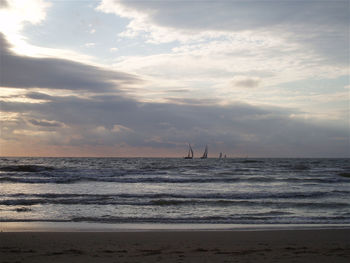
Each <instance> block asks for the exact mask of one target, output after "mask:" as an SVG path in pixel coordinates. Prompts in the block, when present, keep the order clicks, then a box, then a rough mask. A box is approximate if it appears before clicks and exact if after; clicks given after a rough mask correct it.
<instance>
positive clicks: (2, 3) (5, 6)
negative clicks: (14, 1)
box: [0, 0, 9, 9]
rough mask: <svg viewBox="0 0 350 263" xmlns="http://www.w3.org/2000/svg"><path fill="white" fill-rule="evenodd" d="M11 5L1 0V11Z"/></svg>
mask: <svg viewBox="0 0 350 263" xmlns="http://www.w3.org/2000/svg"><path fill="white" fill-rule="evenodd" d="M8 6H9V4H8V3H7V1H6V0H0V9H1V8H7V7H8Z"/></svg>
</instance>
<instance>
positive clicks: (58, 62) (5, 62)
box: [0, 33, 141, 92]
mask: <svg viewBox="0 0 350 263" xmlns="http://www.w3.org/2000/svg"><path fill="white" fill-rule="evenodd" d="M9 48H10V45H9V43H8V42H7V41H6V39H5V38H4V36H3V35H2V34H1V33H0V54H1V83H0V84H1V86H6V87H15V88H48V89H67V90H90V91H95V92H99V91H106V90H113V91H118V90H120V89H121V88H122V87H123V85H127V84H133V83H138V82H140V81H141V80H140V79H139V78H137V77H136V76H134V75H131V74H127V73H123V72H117V71H108V70H104V69H101V68H98V67H94V66H90V65H86V64H82V63H78V62H73V61H70V60H66V59H56V58H33V57H26V56H21V55H17V54H15V53H13V52H11V51H10V49H9Z"/></svg>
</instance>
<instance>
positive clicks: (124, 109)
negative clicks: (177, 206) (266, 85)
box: [1, 93, 349, 157]
mask: <svg viewBox="0 0 350 263" xmlns="http://www.w3.org/2000/svg"><path fill="white" fill-rule="evenodd" d="M33 95H34V94H33V93H29V94H28V96H29V97H32V96H33ZM38 95H39V94H36V96H38ZM39 97H40V96H39ZM1 105H2V111H3V112H5V114H6V112H12V113H14V112H16V113H18V115H17V117H16V120H12V121H4V122H3V123H2V127H8V129H7V130H2V134H3V136H2V138H3V139H12V140H16V141H22V142H23V143H24V142H25V141H28V140H29V141H35V139H40V143H41V144H43V143H44V144H46V145H48V146H50V145H51V146H52V145H56V146H57V147H58V146H60V147H76V149H83V148H84V147H85V146H89V147H102V148H103V147H105V149H107V148H108V149H110V147H114V148H115V149H120V147H121V145H123V147H124V148H125V149H128V148H133V147H134V148H135V147H136V148H138V149H144V148H147V147H149V148H153V149H158V150H159V151H161V150H162V149H167V150H168V151H169V152H173V154H172V155H173V156H174V153H175V152H174V151H177V154H179V155H180V156H181V154H182V152H178V151H179V150H180V151H181V150H182V149H183V148H185V144H186V143H187V142H191V143H192V144H193V145H194V147H195V149H196V150H198V149H201V148H202V147H203V145H205V144H209V146H210V153H211V154H215V153H216V152H219V151H224V152H227V153H229V154H230V155H231V156H232V155H236V156H242V155H246V154H249V155H250V156H253V155H255V156H265V157H266V156H294V157H296V156H298V157H301V156H314V157H327V156H328V157H329V156H333V157H334V156H343V157H345V156H349V148H348V146H349V145H348V141H347V138H348V133H347V127H346V125H345V124H344V125H339V123H337V124H334V123H332V122H325V121H324V122H316V121H315V120H313V119H307V120H302V119H300V118H297V117H295V116H293V114H298V113H300V112H299V111H297V110H293V109H286V108H280V107H267V106H264V107H262V106H260V107H257V106H252V105H249V104H245V103H234V104H231V105H230V106H220V105H216V104H210V105H208V104H206V103H202V104H199V103H198V104H192V103H191V104H186V103H185V104H177V103H176V104H175V103H145V102H138V101H136V100H133V99H130V98H127V97H120V96H108V97H107V96H106V97H103V96H96V97H93V98H89V99H87V98H79V97H72V96H66V97H53V96H52V98H51V99H50V101H48V102H45V103H18V102H6V101H3V102H1ZM49 120H54V121H49ZM28 123H29V124H30V125H28ZM59 124H62V125H59ZM63 124H64V125H63ZM50 125H51V127H48V126H50ZM55 125H57V127H54V126H55ZM48 128H50V133H45V132H47V131H48V130H47V129H48ZM53 132H55V133H53ZM102 148H101V149H102ZM201 150H202V149H201ZM137 153H138V154H139V155H147V152H140V150H139V152H135V153H134V154H135V155H137ZM84 154H87V153H86V152H85V153H84ZM90 154H91V155H93V152H91V153H90ZM153 154H154V155H157V154H156V153H154V152H153ZM175 154H176V153H175Z"/></svg>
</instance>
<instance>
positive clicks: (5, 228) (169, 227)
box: [0, 222, 350, 232]
mask: <svg viewBox="0 0 350 263" xmlns="http://www.w3.org/2000/svg"><path fill="white" fill-rule="evenodd" d="M332 229H349V230H350V224H156V223H120V224H115V223H113V224H112V223H110V224H109V223H90V222H0V231H1V232H148V231H164V232H166V231H281V230H286V231H287V230H332Z"/></svg>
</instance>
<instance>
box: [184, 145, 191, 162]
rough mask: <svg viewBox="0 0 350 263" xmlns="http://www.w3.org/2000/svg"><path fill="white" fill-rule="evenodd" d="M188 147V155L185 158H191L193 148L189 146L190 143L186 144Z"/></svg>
mask: <svg viewBox="0 0 350 263" xmlns="http://www.w3.org/2000/svg"><path fill="white" fill-rule="evenodd" d="M188 146H189V148H188V155H187V156H186V157H185V159H193V150H192V147H191V144H188Z"/></svg>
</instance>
